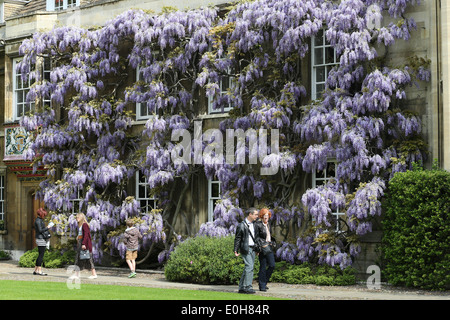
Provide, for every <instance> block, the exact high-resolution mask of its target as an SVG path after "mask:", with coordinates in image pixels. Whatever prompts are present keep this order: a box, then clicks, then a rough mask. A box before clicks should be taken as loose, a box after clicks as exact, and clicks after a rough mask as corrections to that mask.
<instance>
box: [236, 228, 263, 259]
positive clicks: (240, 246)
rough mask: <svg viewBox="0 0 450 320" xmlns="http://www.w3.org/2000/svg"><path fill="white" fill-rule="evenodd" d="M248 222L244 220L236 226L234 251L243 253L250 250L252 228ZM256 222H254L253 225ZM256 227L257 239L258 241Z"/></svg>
mask: <svg viewBox="0 0 450 320" xmlns="http://www.w3.org/2000/svg"><path fill="white" fill-rule="evenodd" d="M246 224H247V222H246V221H245V220H244V221H242V222H241V223H239V224H238V226H237V227H236V236H235V238H234V252H240V253H242V254H247V253H248V251H249V246H248V238H249V237H250V230H249V227H248V225H246ZM254 226H255V224H253V227H254ZM257 237H258V236H257V234H256V229H255V241H256V243H258V239H257Z"/></svg>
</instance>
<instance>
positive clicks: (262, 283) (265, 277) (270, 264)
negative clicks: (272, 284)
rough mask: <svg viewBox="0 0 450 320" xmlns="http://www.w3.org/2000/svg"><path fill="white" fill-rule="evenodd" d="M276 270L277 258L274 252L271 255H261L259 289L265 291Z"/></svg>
mask: <svg viewBox="0 0 450 320" xmlns="http://www.w3.org/2000/svg"><path fill="white" fill-rule="evenodd" d="M274 269H275V257H274V254H273V252H271V253H269V254H266V255H264V254H262V253H260V254H259V274H258V278H259V279H258V280H259V288H260V289H264V288H265V287H266V286H267V282H269V280H270V277H271V276H272V272H273V270H274Z"/></svg>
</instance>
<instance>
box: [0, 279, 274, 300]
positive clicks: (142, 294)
mask: <svg viewBox="0 0 450 320" xmlns="http://www.w3.org/2000/svg"><path fill="white" fill-rule="evenodd" d="M43 299H45V300H279V299H277V298H272V297H265V296H259V295H248V294H238V293H230V292H217V291H204V290H179V289H161V288H145V287H130V286H114V285H97V284H83V283H82V284H80V289H75V288H74V289H69V288H68V286H67V284H66V283H65V282H64V283H62V282H41V281H17V280H0V300H43Z"/></svg>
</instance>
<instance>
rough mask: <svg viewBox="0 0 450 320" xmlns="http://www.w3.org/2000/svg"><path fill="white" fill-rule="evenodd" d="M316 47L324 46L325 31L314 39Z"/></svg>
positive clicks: (320, 32)
mask: <svg viewBox="0 0 450 320" xmlns="http://www.w3.org/2000/svg"><path fill="white" fill-rule="evenodd" d="M314 45H315V46H321V45H323V29H321V30H320V31H319V32H318V33H317V35H316V36H315V38H314Z"/></svg>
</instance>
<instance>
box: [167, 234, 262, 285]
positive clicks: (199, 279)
mask: <svg viewBox="0 0 450 320" xmlns="http://www.w3.org/2000/svg"><path fill="white" fill-rule="evenodd" d="M233 247H234V236H227V237H221V238H215V237H207V236H201V237H195V238H190V239H187V240H186V241H184V242H182V243H180V244H179V245H178V246H177V247H176V248H175V250H174V251H173V252H172V253H171V254H170V257H169V260H168V261H167V263H166V265H165V267H164V274H165V277H166V279H167V280H169V281H178V282H189V283H199V284H238V283H239V279H240V278H241V275H242V271H243V269H244V262H243V260H242V258H241V256H239V257H236V256H235V255H234V252H233V250H234V249H233ZM258 269H259V260H258V257H256V259H255V272H254V276H255V277H256V275H257V273H258Z"/></svg>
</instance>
